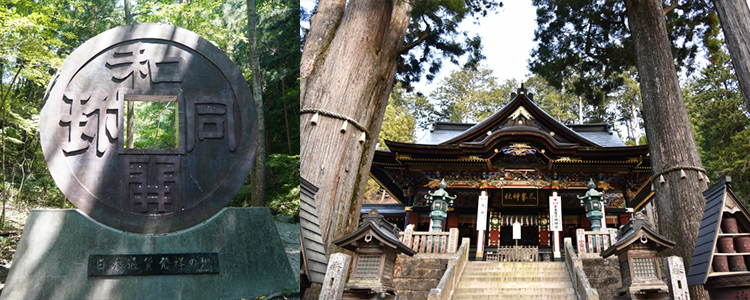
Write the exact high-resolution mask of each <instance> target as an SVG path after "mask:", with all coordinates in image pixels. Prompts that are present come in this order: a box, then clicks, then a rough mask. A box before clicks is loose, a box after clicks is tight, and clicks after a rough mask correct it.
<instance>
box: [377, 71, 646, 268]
mask: <svg viewBox="0 0 750 300" xmlns="http://www.w3.org/2000/svg"><path fill="white" fill-rule="evenodd" d="M511 97H512V98H513V99H512V100H511V102H510V103H508V104H507V105H505V106H504V107H503V108H501V109H500V110H499V111H497V112H496V113H495V114H493V115H492V116H490V117H489V118H488V119H486V120H484V121H482V122H480V123H449V122H437V123H434V124H432V126H431V128H430V129H429V131H427V132H426V133H425V134H424V136H422V137H421V138H420V139H419V140H418V141H416V142H415V143H413V144H412V143H400V142H394V141H385V144H386V145H387V146H388V149H389V150H377V151H376V152H375V155H374V159H373V163H372V168H371V173H370V175H371V177H372V178H374V179H375V180H376V181H377V182H378V184H380V186H381V187H382V188H384V189H385V190H386V191H387V192H388V193H389V194H390V195H391V196H392V197H394V198H396V200H397V201H398V202H400V203H401V204H402V205H403V206H400V205H395V206H394V207H396V209H388V210H383V213H384V214H385V215H386V218H389V219H392V220H393V219H396V220H399V221H400V222H399V223H401V224H398V225H399V226H403V227H404V228H405V227H406V226H407V225H409V224H413V225H414V226H415V227H414V230H416V231H429V230H430V226H431V224H430V222H431V220H430V218H429V217H428V215H429V214H430V206H428V205H427V204H426V203H427V202H426V199H425V195H427V194H428V192H431V191H434V190H435V189H436V187H437V185H438V183H440V180H441V179H444V180H445V182H446V185H447V188H446V190H447V191H448V193H449V194H450V195H456V196H457V198H456V199H455V200H454V201H453V206H452V207H451V208H450V209H449V210H448V215H447V218H446V220H445V221H444V222H443V227H442V230H443V231H448V230H449V229H450V228H458V230H459V236H460V238H464V237H468V238H470V239H471V247H472V251H471V252H470V253H472V256H473V255H474V251H476V248H479V249H480V251H478V252H477V253H476V256H480V255H482V253H483V252H482V251H481V249H485V251H489V250H490V249H492V247H495V248H496V247H497V246H504V245H507V246H510V245H515V244H516V243H517V244H518V245H533V246H538V247H539V252H543V251H545V249H550V248H551V247H552V245H554V244H555V243H554V242H553V236H554V235H553V234H552V232H550V228H549V223H550V222H549V221H550V220H549V217H550V206H549V202H550V200H549V199H550V196H553V195H554V194H555V193H556V194H557V195H558V196H560V197H561V199H562V204H561V215H562V231H561V232H560V234H559V240H558V243H560V244H561V243H562V239H563V238H564V237H571V238H573V240H575V239H576V232H575V231H576V229H578V228H584V229H585V230H591V223H590V222H589V220H588V219H587V218H586V211H585V210H584V207H583V206H582V205H581V203H580V201H579V199H578V197H577V196H583V195H584V194H585V193H586V192H587V184H588V182H589V181H590V180H593V182H594V183H595V184H596V189H597V190H598V191H599V192H603V196H602V200H603V203H604V209H605V212H604V213H605V220H606V226H607V227H610V228H612V227H613V228H618V227H619V226H621V225H623V224H625V223H627V222H628V220H629V216H630V214H629V213H632V212H633V210H634V209H635V210H638V209H640V208H641V207H642V206H643V205H644V203H646V202H647V201H648V200H649V198H650V197H651V196H652V195H653V192H651V183H650V175H651V164H650V159H649V155H648V146H647V145H641V146H626V145H625V144H624V143H623V142H622V141H621V140H620V139H619V138H618V136H617V135H616V134H613V132H612V128H611V127H610V125H608V124H577V125H565V124H562V123H560V122H558V121H557V120H555V119H554V118H553V117H552V116H550V115H549V114H547V113H546V112H544V111H542V110H541V109H540V108H539V107H538V106H537V105H536V104H535V100H534V96H533V94H529V93H528V91H527V90H526V89H524V88H523V86H522V87H521V88H519V89H518V91H517V93H512V94H511ZM482 194H485V195H486V196H487V197H488V200H487V208H486V209H487V214H486V221H483V220H482V217H481V214H480V218H479V219H480V222H486V223H485V224H484V225H485V227H486V230H484V231H477V226H478V225H479V226H480V227H481V224H478V223H477V220H478V207H479V206H480V201H479V198H480V195H482ZM372 205H374V204H372ZM372 205H370V204H365V205H363V210H369V206H372ZM399 207H403V208H402V209H399ZM515 222H518V223H520V224H521V225H522V227H521V238H520V239H517V240H514V239H513V237H512V236H513V233H512V231H513V229H512V226H511V225H512V224H513V223H515ZM549 251H551V250H549Z"/></svg>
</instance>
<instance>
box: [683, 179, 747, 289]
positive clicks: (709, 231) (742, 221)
mask: <svg viewBox="0 0 750 300" xmlns="http://www.w3.org/2000/svg"><path fill="white" fill-rule="evenodd" d="M731 182H732V179H731V177H729V176H727V177H726V178H724V179H723V180H722V181H719V182H718V183H716V184H715V185H713V186H711V187H709V188H708V189H706V191H705V192H703V197H704V198H705V199H706V206H705V207H704V209H703V218H702V219H701V226H700V229H698V237H697V238H696V241H695V248H694V250H693V257H692V259H691V261H690V268H688V274H687V283H688V286H693V285H698V284H705V283H706V282H707V281H708V279H709V278H710V277H713V276H721V277H726V276H729V277H731V276H738V275H742V274H743V273H747V272H739V273H733V272H716V271H714V270H713V269H712V264H713V259H714V257H715V256H716V255H717V253H718V251H717V249H716V248H717V247H716V243H717V240H718V239H719V238H720V237H731V236H735V235H747V234H748V233H750V232H749V231H750V230H748V228H750V211H748V209H747V208H746V207H745V206H744V205H743V204H742V202H741V201H739V198H738V197H737V195H736V194H734V192H733V191H732V189H731ZM725 217H734V218H736V219H737V223H738V225H741V226H739V227H738V229H739V234H731V233H724V232H722V231H721V222H722V220H723V219H724V218H725ZM719 255H722V254H719Z"/></svg>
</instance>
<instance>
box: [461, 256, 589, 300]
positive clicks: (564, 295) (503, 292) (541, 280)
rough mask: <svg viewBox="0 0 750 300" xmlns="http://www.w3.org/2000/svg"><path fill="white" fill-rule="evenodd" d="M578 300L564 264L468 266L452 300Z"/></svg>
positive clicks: (505, 263)
mask: <svg viewBox="0 0 750 300" xmlns="http://www.w3.org/2000/svg"><path fill="white" fill-rule="evenodd" d="M480 299H482V300H495V299H498V300H499V299H503V300H505V299H514V300H526V299H528V300H576V295H575V290H574V288H573V283H572V282H571V280H570V276H569V275H568V270H567V268H566V266H565V262H484V261H482V262H473V261H470V262H468V263H466V268H465V269H464V272H463V275H462V276H461V279H460V281H459V282H458V286H457V287H456V288H455V290H454V291H453V300H480Z"/></svg>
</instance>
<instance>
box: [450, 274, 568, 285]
mask: <svg viewBox="0 0 750 300" xmlns="http://www.w3.org/2000/svg"><path fill="white" fill-rule="evenodd" d="M460 282H466V283H480V284H481V283H492V282H535V283H539V282H542V283H545V282H548V283H557V282H571V281H570V279H569V278H567V277H538V276H528V277H519V276H515V277H466V276H464V277H463V278H461V280H460Z"/></svg>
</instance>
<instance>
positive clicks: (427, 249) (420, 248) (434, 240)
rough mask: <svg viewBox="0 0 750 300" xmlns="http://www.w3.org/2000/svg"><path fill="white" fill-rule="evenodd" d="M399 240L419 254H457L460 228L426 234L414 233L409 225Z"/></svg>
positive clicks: (422, 232)
mask: <svg viewBox="0 0 750 300" xmlns="http://www.w3.org/2000/svg"><path fill="white" fill-rule="evenodd" d="M399 239H400V240H401V242H402V243H404V245H406V246H407V247H409V248H411V249H412V250H414V251H417V253H456V248H458V228H451V229H450V231H448V232H425V231H414V230H413V229H412V226H411V225H409V226H407V227H406V230H404V232H402V233H401V236H400V237H399Z"/></svg>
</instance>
